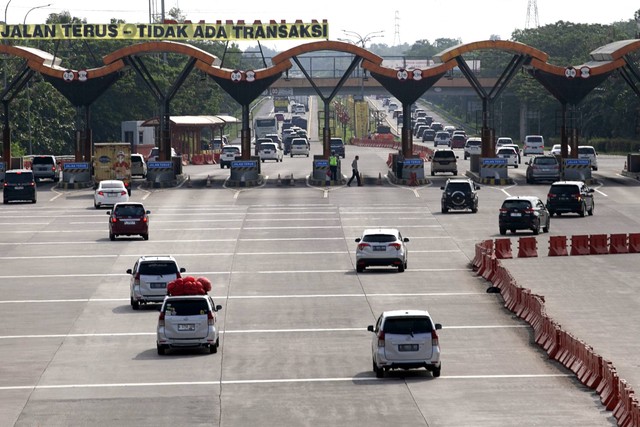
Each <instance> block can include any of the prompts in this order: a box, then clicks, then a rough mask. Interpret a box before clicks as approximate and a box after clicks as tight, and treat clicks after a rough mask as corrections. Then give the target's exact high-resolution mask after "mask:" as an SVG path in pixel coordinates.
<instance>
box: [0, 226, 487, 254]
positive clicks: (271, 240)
mask: <svg viewBox="0 0 640 427" xmlns="http://www.w3.org/2000/svg"><path fill="white" fill-rule="evenodd" d="M217 230H220V229H217ZM354 238H355V237H354ZM425 239H429V240H434V239H450V237H449V236H418V237H415V236H413V237H411V240H425ZM308 240H309V238H308V237H283V238H269V239H185V240H176V239H171V240H157V239H154V240H153V241H154V243H211V242H216V243H222V242H278V241H286V242H293V241H308ZM319 240H345V238H344V237H317V238H316V237H314V238H313V241H314V242H316V241H319ZM474 241H475V240H474ZM77 244H82V245H87V244H96V245H103V244H105V242H100V241H96V240H85V241H69V242H62V241H55V242H0V246H2V245H4V246H8V245H16V246H44V245H77ZM120 256H129V255H120ZM136 256H138V255H136Z"/></svg>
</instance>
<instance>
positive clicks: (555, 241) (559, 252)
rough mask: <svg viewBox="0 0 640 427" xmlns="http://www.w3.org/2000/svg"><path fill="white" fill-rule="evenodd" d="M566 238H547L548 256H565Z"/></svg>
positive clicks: (566, 253) (567, 253) (566, 252)
mask: <svg viewBox="0 0 640 427" xmlns="http://www.w3.org/2000/svg"><path fill="white" fill-rule="evenodd" d="M566 255H569V252H568V251H567V236H549V256H566Z"/></svg>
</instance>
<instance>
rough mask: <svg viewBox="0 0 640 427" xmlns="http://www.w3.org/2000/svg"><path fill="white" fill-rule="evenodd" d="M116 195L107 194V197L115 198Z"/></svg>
mask: <svg viewBox="0 0 640 427" xmlns="http://www.w3.org/2000/svg"><path fill="white" fill-rule="evenodd" d="M116 196H117V194H116V193H107V197H116Z"/></svg>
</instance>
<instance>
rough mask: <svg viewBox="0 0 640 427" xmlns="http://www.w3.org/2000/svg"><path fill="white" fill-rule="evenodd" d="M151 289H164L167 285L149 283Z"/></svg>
mask: <svg viewBox="0 0 640 427" xmlns="http://www.w3.org/2000/svg"><path fill="white" fill-rule="evenodd" d="M149 286H150V287H151V289H164V288H166V287H167V284H166V283H149Z"/></svg>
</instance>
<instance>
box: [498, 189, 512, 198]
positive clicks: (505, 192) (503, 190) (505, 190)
mask: <svg viewBox="0 0 640 427" xmlns="http://www.w3.org/2000/svg"><path fill="white" fill-rule="evenodd" d="M500 190H501V191H502V192H503V193H504V194H506V195H507V197H511V194H509V193H508V192H507V189H506V188H501V189H500Z"/></svg>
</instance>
